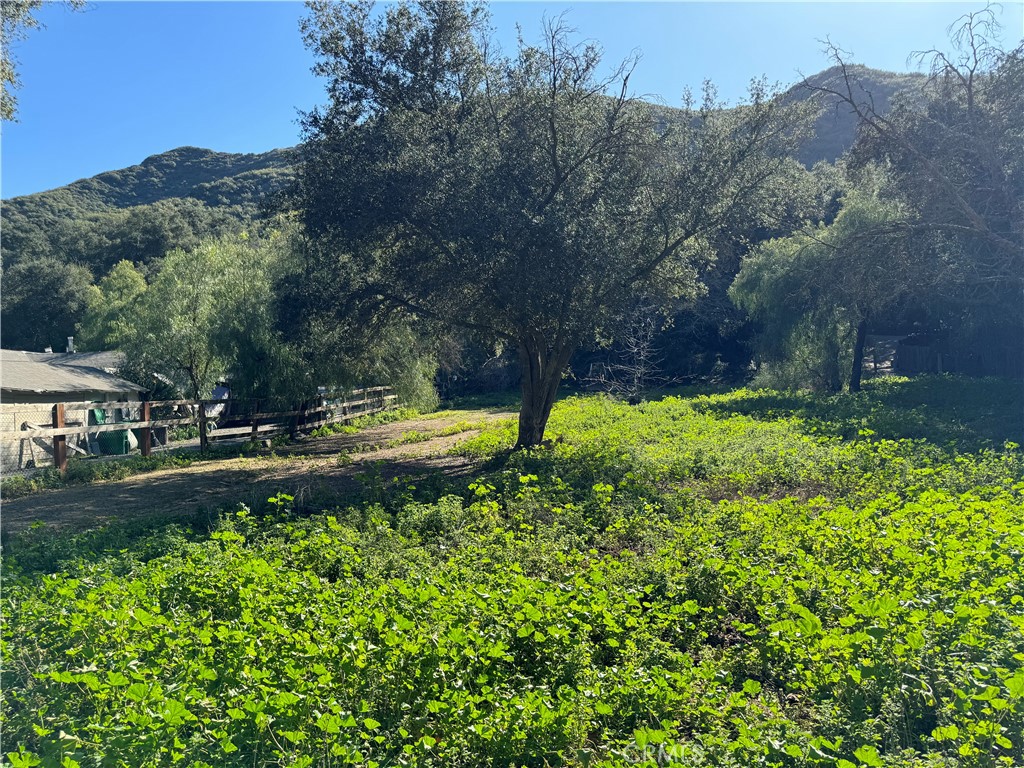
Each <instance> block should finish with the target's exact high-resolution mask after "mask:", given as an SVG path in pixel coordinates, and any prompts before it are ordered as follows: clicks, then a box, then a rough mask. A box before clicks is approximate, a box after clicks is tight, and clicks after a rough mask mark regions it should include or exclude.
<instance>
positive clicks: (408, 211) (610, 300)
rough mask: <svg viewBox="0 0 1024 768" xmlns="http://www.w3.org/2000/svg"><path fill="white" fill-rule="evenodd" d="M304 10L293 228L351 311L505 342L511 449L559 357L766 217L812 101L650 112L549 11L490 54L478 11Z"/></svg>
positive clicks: (537, 418)
mask: <svg viewBox="0 0 1024 768" xmlns="http://www.w3.org/2000/svg"><path fill="white" fill-rule="evenodd" d="M310 8H311V15H310V18H309V19H308V21H307V23H306V26H305V30H306V38H307V42H308V44H309V45H310V46H311V47H312V48H313V50H314V52H315V53H316V54H317V56H318V66H317V71H318V73H319V74H321V75H324V76H327V77H328V78H329V85H328V94H329V97H330V100H329V104H328V105H327V106H326V108H325V109H323V110H320V111H316V112H314V113H312V114H310V115H309V116H308V118H307V121H306V128H307V139H306V142H305V143H304V145H303V147H302V154H303V164H302V169H301V171H300V174H299V191H300V200H301V206H302V211H303V220H304V223H305V226H306V229H307V232H309V233H310V234H311V235H312V236H314V237H316V238H317V239H319V240H320V241H321V242H326V243H329V247H326V248H323V249H321V250H320V251H319V253H320V254H321V258H322V259H326V260H327V261H328V263H329V266H328V268H327V270H326V271H327V272H328V273H330V272H333V273H334V274H335V275H336V276H337V279H336V280H335V285H336V286H337V287H338V293H339V295H342V296H343V297H344V299H345V300H347V301H349V302H351V304H352V305H353V306H358V307H364V308H370V309H371V310H376V311H402V312H406V313H411V314H412V315H414V316H416V317H422V318H434V319H438V320H440V321H442V322H443V323H446V324H450V325H458V326H462V327H465V328H470V329H473V330H475V331H477V332H479V333H481V334H483V335H484V336H486V337H488V338H491V339H493V340H495V341H500V342H503V343H505V344H508V345H511V346H513V347H515V348H516V349H517V351H518V355H519V361H520V367H521V377H522V379H521V382H522V385H521V388H522V394H523V404H522V409H521V412H520V426H519V440H518V444H519V445H521V446H528V445H533V444H536V443H538V442H539V441H540V440H541V439H542V437H543V433H544V427H545V424H546V422H547V417H548V414H549V412H550V408H551V405H552V403H553V401H554V397H555V394H556V392H557V389H558V386H559V383H560V380H561V377H562V374H563V371H564V369H565V367H566V364H567V363H568V361H569V358H570V356H571V355H572V353H573V352H574V351H575V350H576V349H578V348H579V347H580V346H581V345H582V344H584V343H587V342H589V341H591V340H593V338H594V336H595V334H596V333H597V332H598V331H602V330H604V331H607V330H609V329H610V328H612V327H614V326H615V324H616V323H617V322H619V321H620V320H621V319H622V317H623V315H624V313H625V311H626V310H627V309H628V308H629V307H630V306H631V304H632V302H633V301H634V300H635V299H636V297H637V296H641V295H642V296H645V297H647V299H648V300H649V301H655V302H657V303H658V304H660V305H662V306H667V305H668V304H670V303H671V302H673V301H676V300H679V299H680V298H685V297H688V296H693V295H694V294H695V293H696V292H697V291H698V284H697V280H696V266H697V264H698V263H699V262H700V259H701V258H702V254H704V253H706V250H707V249H706V245H707V243H708V242H710V241H711V240H712V239H713V238H714V237H715V235H716V234H718V233H720V232H722V231H723V230H727V229H728V228H729V227H730V226H733V225H735V224H737V223H738V222H740V221H744V222H749V221H751V220H762V219H764V220H771V219H772V218H773V217H774V216H776V215H777V213H778V210H779V208H780V200H779V197H778V196H776V195H773V194H772V191H771V189H772V185H773V184H774V183H776V182H778V181H780V180H781V179H784V178H785V177H786V176H787V175H788V174H792V173H793V172H795V163H794V162H793V161H791V160H789V159H787V158H788V157H789V155H790V153H791V151H792V149H793V146H794V143H795V142H796V140H797V139H798V138H799V135H800V131H801V130H802V127H803V126H804V125H805V123H806V119H805V118H806V114H805V112H804V111H802V110H801V109H799V108H798V107H794V106H788V107H787V106H784V105H783V104H782V103H781V102H780V101H779V100H775V99H773V98H772V93H771V92H770V91H769V90H768V89H767V87H766V86H764V85H763V84H755V86H754V87H753V89H752V92H751V96H750V99H749V101H748V103H746V104H745V105H743V106H742V107H740V108H738V109H734V110H730V111H725V110H724V109H723V108H722V107H723V105H722V104H721V103H720V102H719V101H718V100H717V97H716V95H715V92H714V89H713V88H712V87H711V86H708V87H707V88H706V89H705V92H704V94H703V99H702V101H701V103H700V104H699V106H695V105H693V104H690V105H688V107H687V108H686V109H683V110H679V111H671V110H664V109H658V108H655V107H653V106H652V105H651V104H648V103H646V102H644V101H642V100H640V99H638V98H635V97H634V96H633V95H631V93H630V90H629V77H630V73H631V72H632V69H633V67H634V65H635V62H633V61H627V62H624V63H622V64H620V65H619V66H617V67H613V68H612V69H611V70H610V71H609V72H607V73H604V74H602V69H601V51H600V49H599V48H598V47H597V46H596V45H594V44H577V43H574V42H573V41H572V33H571V31H570V30H569V29H567V28H566V27H565V26H564V25H562V24H561V23H560V22H558V21H556V22H552V23H550V24H549V25H548V26H547V27H546V29H545V30H544V35H543V42H542V44H541V45H539V46H531V45H528V44H527V43H526V42H525V41H522V40H521V41H520V45H519V50H518V51H517V53H516V55H515V56H514V57H512V58H502V57H500V56H497V55H496V54H494V52H493V49H492V46H491V44H490V43H489V41H488V40H487V37H486V34H485V30H484V24H485V16H484V14H483V12H482V11H481V9H480V8H479V7H476V6H468V5H463V4H458V3H435V2H421V3H418V4H415V5H410V4H401V5H397V6H389V7H388V8H387V9H386V10H385V12H384V13H383V14H381V15H376V16H375V15H372V14H371V8H372V4H370V3H355V4H348V5H340V4H333V3H321V2H314V3H311V4H310ZM311 309H316V308H315V307H313V308H311Z"/></svg>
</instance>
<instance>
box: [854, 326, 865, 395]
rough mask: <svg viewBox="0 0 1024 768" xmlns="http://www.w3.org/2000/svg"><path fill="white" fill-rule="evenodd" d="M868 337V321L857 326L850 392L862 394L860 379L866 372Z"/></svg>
mask: <svg viewBox="0 0 1024 768" xmlns="http://www.w3.org/2000/svg"><path fill="white" fill-rule="evenodd" d="M867 336H868V321H867V320H866V319H865V320H861V321H860V323H858V324H857V340H856V341H855V342H854V344H853V367H852V369H851V370H850V391H851V392H860V377H861V374H862V373H863V372H864V342H865V341H866V340H867Z"/></svg>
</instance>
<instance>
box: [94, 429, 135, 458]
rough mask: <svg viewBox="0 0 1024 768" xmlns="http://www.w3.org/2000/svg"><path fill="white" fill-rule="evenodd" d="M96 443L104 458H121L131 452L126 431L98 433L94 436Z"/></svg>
mask: <svg viewBox="0 0 1024 768" xmlns="http://www.w3.org/2000/svg"><path fill="white" fill-rule="evenodd" d="M96 441H97V442H98V443H99V444H100V451H102V452H103V454H104V455H105V456H123V455H125V454H126V453H128V452H129V451H130V450H131V445H130V443H129V438H128V430H127V429H119V430H115V431H113V432H100V433H99V434H98V435H96Z"/></svg>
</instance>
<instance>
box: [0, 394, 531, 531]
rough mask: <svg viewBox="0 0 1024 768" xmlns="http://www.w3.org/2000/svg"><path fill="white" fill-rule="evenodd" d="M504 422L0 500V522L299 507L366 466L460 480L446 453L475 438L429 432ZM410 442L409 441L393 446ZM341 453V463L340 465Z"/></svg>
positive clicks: (69, 522) (378, 434)
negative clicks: (291, 502) (277, 501)
mask: <svg viewBox="0 0 1024 768" xmlns="http://www.w3.org/2000/svg"><path fill="white" fill-rule="evenodd" d="M513 415H514V414H511V413H509V412H507V411H502V410H478V411H452V412H445V413H443V414H439V415H438V416H436V417H433V418H431V417H429V416H428V417H426V418H418V419H411V420H408V421H398V422H393V423H391V424H381V425H378V426H375V427H369V428H367V429H363V430H361V431H359V432H358V433H355V434H340V435H333V436H331V437H322V438H306V439H305V440H301V441H299V442H297V443H294V444H291V445H286V446H282V447H280V448H278V449H276V450H275V451H274V452H272V453H271V452H268V453H267V454H263V455H256V456H251V457H236V458H230V459H219V460H210V461H198V462H196V463H194V464H192V465H191V466H188V467H178V468H173V469H163V470H158V471H156V472H148V473H145V474H140V475H136V476H134V477H130V478H128V479H126V480H117V481H111V482H101V483H94V484H91V485H82V486H73V487H70V488H62V489H59V490H54V491H46V492H43V493H37V494H33V495H31V496H26V497H24V498H21V499H12V500H10V501H4V502H3V508H2V517H0V522H2V525H3V528H4V530H5V531H7V532H13V531H17V530H20V529H22V528H25V527H27V526H29V525H31V524H32V523H34V522H36V521H41V522H43V523H46V524H47V525H53V526H60V527H70V528H85V527H90V526H93V525H96V524H99V523H103V522H106V521H109V520H114V519H129V518H139V517H145V516H156V515H160V516H166V515H168V514H172V515H173V514H180V515H186V514H191V513H193V512H195V511H197V510H200V509H206V510H210V511H211V512H215V511H217V510H220V509H223V508H225V507H230V506H234V505H236V504H246V505H248V506H250V507H255V506H258V505H260V504H262V503H264V502H265V501H266V500H267V498H268V497H270V496H273V495H274V494H276V493H289V494H291V495H293V496H294V497H295V499H296V503H297V504H298V505H303V504H304V503H305V502H307V501H312V500H316V501H317V502H321V503H322V502H327V501H330V500H332V499H338V500H339V501H340V500H342V499H343V497H344V496H345V495H346V494H348V493H351V492H353V491H356V490H358V489H359V488H360V482H359V479H358V476H359V475H360V474H362V473H365V472H366V471H367V470H368V469H371V468H376V469H377V470H378V471H379V473H380V475H381V476H382V477H396V476H405V475H421V474H424V473H431V472H443V473H444V474H445V475H448V476H451V477H459V476H469V475H471V474H472V473H473V472H474V471H475V469H476V468H477V463H476V462H475V461H473V460H470V459H467V458H464V457H462V456H451V455H448V453H447V452H448V451H449V449H451V448H452V447H453V446H454V445H456V444H457V443H458V442H460V441H462V440H464V439H466V438H467V437H470V436H471V435H474V434H476V433H477V432H478V431H479V430H478V429H465V431H460V432H457V433H455V434H447V435H440V434H437V433H439V432H442V431H444V430H446V428H447V429H448V430H452V429H456V428H458V427H459V426H462V427H471V426H473V425H474V424H479V423H480V422H484V421H493V420H495V419H501V418H508V417H510V416H513ZM414 433H415V434H414ZM410 436H411V437H413V438H414V439H415V440H416V441H415V442H404V443H403V442H402V441H403V440H408V439H409V438H410ZM342 455H344V457H346V458H343V459H342V460H339V456H342Z"/></svg>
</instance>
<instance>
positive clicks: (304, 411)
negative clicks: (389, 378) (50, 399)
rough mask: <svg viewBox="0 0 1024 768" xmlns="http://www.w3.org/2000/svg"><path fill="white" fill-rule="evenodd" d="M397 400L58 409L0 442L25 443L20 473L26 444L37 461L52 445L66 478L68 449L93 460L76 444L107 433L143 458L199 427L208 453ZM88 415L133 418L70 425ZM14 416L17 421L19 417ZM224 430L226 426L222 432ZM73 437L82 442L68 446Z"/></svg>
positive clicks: (370, 395)
mask: <svg viewBox="0 0 1024 768" xmlns="http://www.w3.org/2000/svg"><path fill="white" fill-rule="evenodd" d="M397 399H398V398H397V395H395V394H394V393H393V392H392V390H391V389H390V387H368V388H365V389H356V390H353V391H351V392H349V393H347V395H346V397H345V398H343V399H336V398H330V397H318V398H317V399H316V400H315V401H313V402H311V403H303V404H302V405H301V406H299V407H298V408H294V407H293V408H291V409H290V410H276V409H274V406H275V405H277V404H275V403H273V402H267V401H258V400H161V401H153V402H148V401H121V402H108V403H56V404H55V405H54V406H53V407H52V409H51V423H50V424H49V425H43V424H36V423H33V422H28V421H23V422H21V424H20V425H19V426H17V427H16V428H15V429H14V430H13V431H3V432H0V442H14V441H20V443H21V446H20V450H19V459H18V463H19V469H20V468H21V465H22V455H23V453H24V448H25V445H26V444H27V445H28V446H29V450H30V452H31V454H32V456H33V458H34V456H35V454H34V448H33V447H32V445H33V442H36V443H38V442H42V441H47V442H49V441H52V455H53V463H54V466H56V467H57V468H58V469H59V470H60V472H61V473H62V474H63V473H64V472H65V471H66V470H67V463H68V450H69V448H70V449H71V450H72V451H74V452H77V453H81V454H88V453H89V451H88V450H83V449H82V448H81V447H80V446H79V445H77V444H76V443H78V442H81V440H82V439H83V438H84V439H85V442H86V445H87V446H88V445H89V443H90V440H89V438H91V437H94V436H97V435H101V434H103V433H105V432H125V431H127V430H131V431H132V432H133V433H134V434H135V436H136V438H137V440H138V448H139V451H140V453H141V454H142V455H143V456H149V455H151V454H152V450H153V442H154V436H155V431H156V430H161V429H163V430H164V431H166V428H170V427H188V426H195V427H198V430H199V449H200V451H204V452H205V451H206V450H207V449H208V448H209V444H210V443H211V442H215V441H217V440H225V439H239V438H245V437H247V438H248V439H250V440H253V441H255V440H262V439H264V438H267V437H272V436H275V435H281V434H288V435H290V436H291V437H295V436H296V435H298V433H299V432H307V431H311V430H314V429H317V428H318V427H322V426H324V425H326V424H332V423H343V422H346V421H350V420H352V419H355V418H357V417H359V416H366V415H369V414H371V413H378V412H379V411H383V410H386V409H387V408H391V407H393V406H394V405H395V401H396V400H397ZM15 407H16V406H15ZM268 407H269V408H270V409H269V410H268ZM25 408H26V409H33V410H36V411H38V406H32V405H26V406H25ZM83 409H84V410H87V411H100V412H103V413H104V414H106V413H115V414H124V413H125V412H128V413H129V414H130V417H129V418H127V419H123V420H121V421H116V422H112V423H104V424H91V425H89V424H82V423H81V422H76V423H68V422H67V421H66V419H65V414H66V412H67V411H69V410H78V411H81V410H83ZM14 413H15V420H17V419H16V413H17V412H16V411H14ZM136 413H137V414H138V415H137V417H136V416H135V414H136ZM220 424H223V425H225V426H224V427H223V428H221V427H220V426H219V425H220ZM69 437H72V438H77V440H73V441H72V442H70V443H69V442H68V438H69ZM165 443H166V441H165ZM47 448H49V446H47ZM48 452H50V451H49V450H48Z"/></svg>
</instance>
